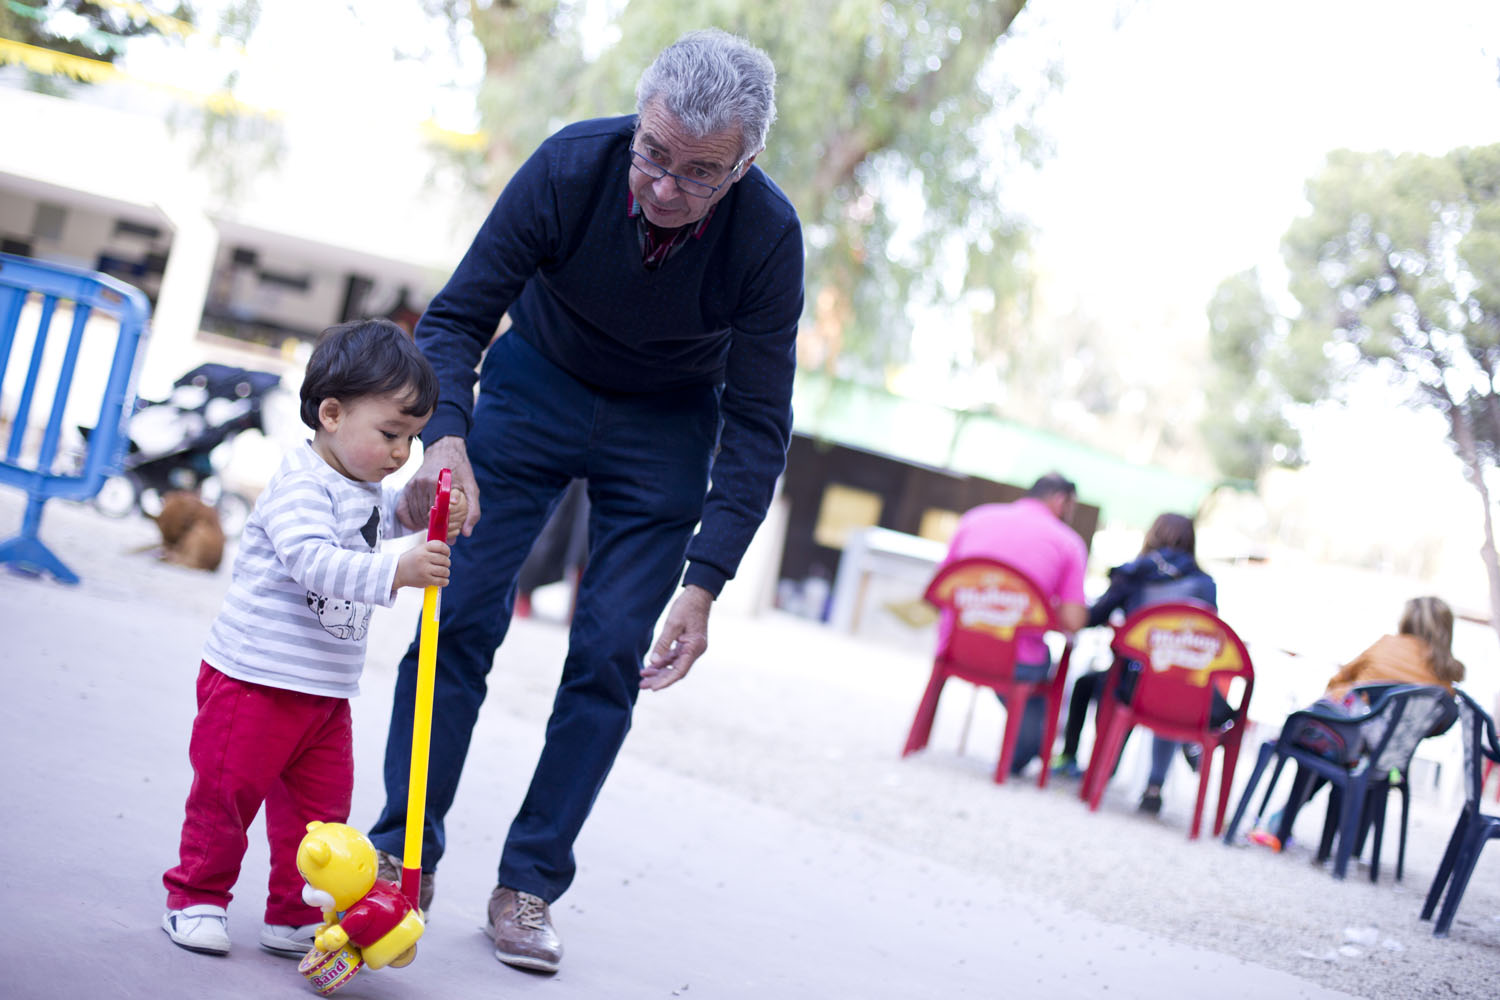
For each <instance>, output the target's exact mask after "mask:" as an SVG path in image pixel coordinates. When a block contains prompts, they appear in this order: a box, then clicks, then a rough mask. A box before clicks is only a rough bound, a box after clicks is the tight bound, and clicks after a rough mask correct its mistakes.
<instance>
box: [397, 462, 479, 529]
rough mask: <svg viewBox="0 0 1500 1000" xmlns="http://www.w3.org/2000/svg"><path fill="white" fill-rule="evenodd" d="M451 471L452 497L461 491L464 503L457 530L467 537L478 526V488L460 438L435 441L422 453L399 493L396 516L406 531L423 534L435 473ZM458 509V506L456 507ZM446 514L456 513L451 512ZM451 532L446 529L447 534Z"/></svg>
mask: <svg viewBox="0 0 1500 1000" xmlns="http://www.w3.org/2000/svg"><path fill="white" fill-rule="evenodd" d="M444 469H452V470H453V487H454V494H455V495H456V494H457V493H458V491H459V490H462V491H463V495H464V499H465V500H466V501H468V510H467V511H466V512H465V513H464V517H463V525H462V527H461V528H460V531H461V532H462V533H463V534H465V535H469V534H472V533H473V531H474V525H476V524H478V523H479V486H478V484H476V483H475V482H474V470H473V468H471V467H470V465H469V449H468V446H467V445H465V444H464V439H463V438H461V437H444V438H438V439H437V440H436V441H434V442H432V444H431V445H429V446H427V447H426V448H424V449H423V450H422V467H421V468H420V469H418V470H417V474H416V475H415V476H412V477H411V481H410V482H408V483H407V484H406V488H405V489H404V490H402V491H401V504H400V507H399V508H398V509H397V515H398V516H399V517H400V518H401V522H402V523H403V524H404V525H406V528H407V530H408V531H423V530H426V528H427V514H428V512H429V511H430V510H432V500H433V498H434V497H436V496H437V480H438V473H440V472H442V471H443V470H444ZM460 506H462V505H461V504H460ZM450 513H458V511H457V510H452V509H451V507H450ZM452 534H453V532H452V530H451V528H450V530H449V535H450V537H451V536H452Z"/></svg>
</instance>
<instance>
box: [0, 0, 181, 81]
mask: <svg viewBox="0 0 1500 1000" xmlns="http://www.w3.org/2000/svg"><path fill="white" fill-rule="evenodd" d="M192 21H193V11H192V8H190V7H188V6H187V5H186V4H182V3H179V4H178V5H177V7H176V8H175V10H173V11H171V12H169V13H166V14H158V13H155V12H153V11H149V10H147V9H146V8H145V7H144V6H143V5H141V4H137V3H127V2H124V0H116V2H100V3H85V2H79V0H6V2H4V3H0V38H10V39H14V40H15V41H18V42H22V43H24V44H26V45H34V46H36V47H37V48H42V49H50V50H52V51H54V52H61V53H64V54H65V55H70V56H78V57H80V58H83V59H91V60H95V61H97V62H105V63H109V64H111V65H113V64H114V62H115V60H116V59H118V58H119V57H120V56H121V55H122V54H123V53H124V52H125V48H126V45H127V44H128V43H129V41H130V39H132V38H138V37H140V36H142V35H156V34H162V33H164V32H165V33H169V34H170V33H175V32H176V31H177V30H178V29H177V28H176V27H175V25H185V26H189V27H190V26H191V24H192ZM27 77H28V82H29V84H30V86H31V88H32V89H34V90H38V91H41V92H43V93H48V94H53V95H55V96H62V95H63V93H64V92H65V91H64V85H63V84H62V83H61V80H60V78H59V77H57V76H53V75H48V74H44V73H37V72H34V71H32V70H29V69H28V71H27ZM78 82H79V83H80V84H86V83H87V82H88V81H87V80H79V81H78Z"/></svg>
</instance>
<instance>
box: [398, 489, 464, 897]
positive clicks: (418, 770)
mask: <svg viewBox="0 0 1500 1000" xmlns="http://www.w3.org/2000/svg"><path fill="white" fill-rule="evenodd" d="M452 495H453V470H451V469H444V470H443V471H442V472H440V473H438V485H437V495H436V496H435V497H434V498H433V501H432V512H431V513H430V514H429V515H428V518H427V540H428V541H438V542H446V541H447V540H448V500H449V498H450V497H451V496H452ZM438 594H439V590H438V588H437V587H428V588H427V589H426V590H424V591H423V593H422V638H421V641H420V642H419V644H418V647H417V651H418V656H417V691H416V699H415V704H414V706H413V716H412V726H411V774H410V775H409V778H408V782H407V790H406V849H405V850H404V851H403V852H402V857H401V894H402V895H403V896H405V897H406V898H407V899H408V900H410V901H411V905H412V907H413V908H414V909H415V908H417V907H419V906H420V905H421V904H420V898H421V888H422V827H423V823H424V820H425V818H426V813H427V752H428V749H429V746H430V744H431V742H432V689H433V684H434V678H435V676H436V674H437V639H438Z"/></svg>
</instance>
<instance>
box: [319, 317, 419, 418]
mask: <svg viewBox="0 0 1500 1000" xmlns="http://www.w3.org/2000/svg"><path fill="white" fill-rule="evenodd" d="M393 394H399V395H402V396H404V397H405V398H406V405H405V406H403V407H402V408H401V409H402V412H403V413H406V414H408V415H409V416H413V417H419V416H422V415H424V414H427V413H431V412H432V408H433V407H435V406H436V405H437V400H438V381H437V374H436V373H435V372H434V371H433V370H432V365H430V364H428V363H427V359H426V358H424V357H423V356H422V352H421V350H419V349H418V348H417V345H416V344H415V343H414V342H413V341H412V339H411V336H410V335H409V334H408V333H407V332H406V331H405V330H403V329H401V327H399V326H397V325H396V324H395V323H392V322H391V321H390V320H388V319H359V320H353V321H351V322H348V323H340V324H338V325H337V326H330V327H329V328H328V329H326V330H324V331H323V332H322V333H321V334H319V335H318V343H317V345H316V346H315V347H314V348H313V352H312V357H311V358H309V359H308V361H307V374H306V375H304V376H303V378H302V422H303V423H304V424H306V425H307V426H309V427H311V428H312V429H313V430H317V429H318V428H319V427H321V426H322V425H321V423H320V422H319V421H318V407H320V406H322V405H323V400H325V399H337V400H339V401H341V402H345V403H348V402H352V401H353V400H356V399H359V398H360V397H362V396H388V395H393Z"/></svg>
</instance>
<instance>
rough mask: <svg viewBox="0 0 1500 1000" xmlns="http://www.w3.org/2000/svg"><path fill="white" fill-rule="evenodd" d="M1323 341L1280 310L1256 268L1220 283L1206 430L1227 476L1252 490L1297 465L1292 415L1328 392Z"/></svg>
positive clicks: (1211, 328) (1214, 303) (1213, 304)
mask: <svg viewBox="0 0 1500 1000" xmlns="http://www.w3.org/2000/svg"><path fill="white" fill-rule="evenodd" d="M1323 339H1324V337H1323V335H1322V334H1320V333H1319V331H1318V329H1317V327H1316V326H1315V325H1314V324H1311V323H1290V322H1288V321H1287V320H1286V319H1284V318H1283V317H1282V316H1281V315H1280V314H1279V313H1278V312H1277V310H1276V307H1275V304H1274V303H1273V302H1272V301H1271V300H1270V298H1268V297H1267V295H1266V293H1265V291H1264V290H1263V288H1262V283H1261V279H1260V274H1259V272H1258V271H1256V270H1255V269H1253V268H1252V269H1251V270H1248V271H1241V272H1240V273H1239V274H1235V275H1231V276H1230V277H1228V278H1225V279H1224V280H1223V281H1222V282H1220V284H1219V287H1218V288H1217V289H1215V291H1214V295H1213V298H1212V299H1210V300H1209V304H1208V348H1209V361H1210V364H1211V366H1212V367H1211V371H1210V373H1209V376H1208V379H1207V383H1208V384H1207V387H1206V392H1207V398H1208V407H1207V409H1206V412H1205V414H1204V416H1203V419H1202V421H1201V423H1200V428H1199V429H1200V430H1201V432H1202V434H1203V439H1204V443H1205V445H1206V446H1207V448H1208V450H1209V454H1210V455H1211V456H1212V457H1213V460H1214V463H1215V465H1217V467H1218V469H1219V472H1220V474H1222V475H1223V476H1225V477H1226V478H1228V479H1231V480H1235V481H1239V482H1245V483H1253V482H1255V481H1256V480H1257V479H1259V478H1260V474H1261V473H1262V472H1263V471H1265V469H1266V468H1267V467H1268V466H1270V465H1273V464H1275V465H1298V464H1300V463H1301V461H1302V457H1303V456H1302V436H1301V434H1300V433H1299V432H1298V430H1297V428H1296V426H1295V425H1294V424H1293V423H1292V421H1291V419H1290V417H1289V412H1290V410H1291V409H1292V408H1293V407H1294V406H1296V405H1297V404H1305V403H1312V402H1315V401H1316V400H1317V399H1319V398H1320V397H1321V396H1322V395H1323V393H1324V391H1325V389H1326V368H1327V364H1326V360H1325V358H1324V356H1323V351H1322V341H1323Z"/></svg>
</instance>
